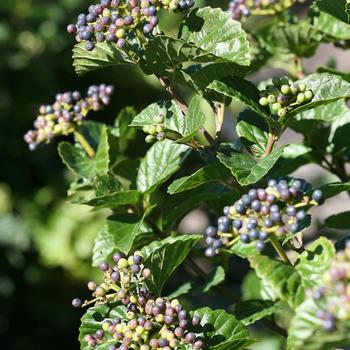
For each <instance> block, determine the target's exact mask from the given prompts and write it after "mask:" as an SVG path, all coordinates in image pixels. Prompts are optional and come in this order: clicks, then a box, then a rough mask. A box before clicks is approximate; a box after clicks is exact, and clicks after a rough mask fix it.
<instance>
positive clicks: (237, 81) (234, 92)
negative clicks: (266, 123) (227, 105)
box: [207, 77, 271, 119]
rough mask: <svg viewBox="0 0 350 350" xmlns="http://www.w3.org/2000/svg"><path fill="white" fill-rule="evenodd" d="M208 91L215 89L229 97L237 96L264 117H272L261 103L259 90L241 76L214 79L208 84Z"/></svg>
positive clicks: (236, 97)
mask: <svg viewBox="0 0 350 350" xmlns="http://www.w3.org/2000/svg"><path fill="white" fill-rule="evenodd" d="M207 91H215V92H216V93H219V94H220V95H224V96H226V97H228V98H235V99H237V100H239V101H241V102H243V103H244V104H245V105H246V106H247V107H249V108H250V109H252V110H253V111H254V112H256V113H258V114H259V115H261V116H263V117H264V118H266V119H270V118H271V117H270V115H269V113H268V112H267V110H266V109H265V108H264V107H262V106H261V105H260V104H259V98H260V92H259V90H258V89H257V88H256V87H255V85H254V84H253V83H251V82H250V81H248V80H245V79H242V78H239V77H228V78H223V79H221V80H214V81H213V82H212V83H211V84H209V85H208V86H207Z"/></svg>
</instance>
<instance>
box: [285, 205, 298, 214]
mask: <svg viewBox="0 0 350 350" xmlns="http://www.w3.org/2000/svg"><path fill="white" fill-rule="evenodd" d="M286 213H287V215H288V216H295V215H296V214H297V210H296V208H295V207H294V206H293V205H288V207H287V209H286Z"/></svg>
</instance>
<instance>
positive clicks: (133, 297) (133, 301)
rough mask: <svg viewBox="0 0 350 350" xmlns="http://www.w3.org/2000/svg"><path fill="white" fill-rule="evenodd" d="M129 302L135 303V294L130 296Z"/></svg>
mask: <svg viewBox="0 0 350 350" xmlns="http://www.w3.org/2000/svg"><path fill="white" fill-rule="evenodd" d="M130 303H133V304H136V303H137V297H136V296H135V295H131V296H130Z"/></svg>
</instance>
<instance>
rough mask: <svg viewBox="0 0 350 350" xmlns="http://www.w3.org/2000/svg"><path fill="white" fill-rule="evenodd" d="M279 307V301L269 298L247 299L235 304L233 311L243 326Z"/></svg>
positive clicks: (271, 313) (270, 313)
mask: <svg viewBox="0 0 350 350" xmlns="http://www.w3.org/2000/svg"><path fill="white" fill-rule="evenodd" d="M278 309H279V303H274V302H272V301H269V300H247V301H241V302H239V303H238V304H235V305H234V307H233V313H234V315H235V316H236V317H237V319H238V320H239V321H241V322H242V323H243V324H244V325H245V326H249V325H251V324H253V323H255V322H256V321H259V320H261V319H263V318H264V317H267V316H270V315H273V314H274V313H275V312H276V311H277V310H278Z"/></svg>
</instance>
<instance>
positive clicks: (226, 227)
mask: <svg viewBox="0 0 350 350" xmlns="http://www.w3.org/2000/svg"><path fill="white" fill-rule="evenodd" d="M218 230H219V231H220V232H230V231H231V230H230V225H228V224H226V223H225V224H219V225H218Z"/></svg>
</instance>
